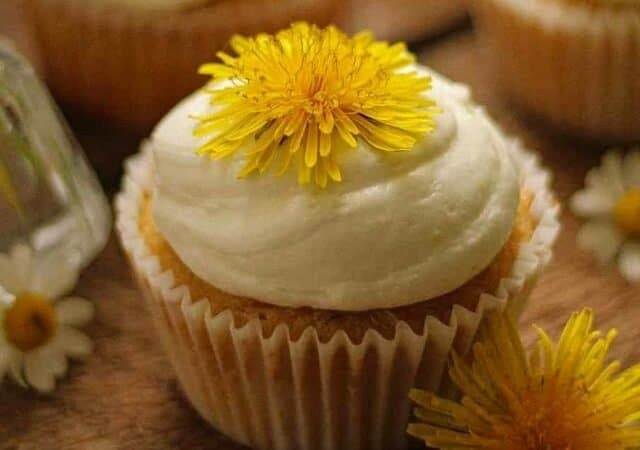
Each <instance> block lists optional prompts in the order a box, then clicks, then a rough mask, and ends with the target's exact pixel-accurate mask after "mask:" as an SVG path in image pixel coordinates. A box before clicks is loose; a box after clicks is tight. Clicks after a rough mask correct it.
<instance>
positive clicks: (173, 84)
mask: <svg viewBox="0 0 640 450" xmlns="http://www.w3.org/2000/svg"><path fill="white" fill-rule="evenodd" d="M335 3H336V1H335V0H261V1H257V0H89V1H86V0H82V1H81V0H27V1H26V2H25V6H26V12H27V16H28V19H29V20H30V22H31V24H32V28H33V32H34V34H35V38H36V41H37V43H38V44H39V46H40V50H41V53H42V57H43V60H44V61H43V62H44V69H45V75H46V78H47V81H48V83H49V85H50V87H51V88H52V90H53V91H54V93H55V94H56V95H57V96H58V97H59V98H60V99H61V100H63V101H64V102H66V103H68V104H69V105H71V106H73V107H76V108H78V109H80V110H82V111H85V112H88V113H90V114H93V115H96V116H99V117H102V118H105V119H107V120H109V121H110V122H113V123H115V124H117V125H120V126H126V127H128V128H132V129H135V130H138V131H146V130H147V129H148V128H149V127H151V126H152V125H153V124H154V123H155V122H157V120H158V119H160V118H161V117H162V116H163V115H164V114H165V113H166V112H167V111H168V110H169V109H170V108H171V107H172V106H173V105H174V104H175V103H176V102H177V101H178V100H179V99H181V98H182V97H184V96H185V95H186V94H187V93H189V92H191V91H193V90H194V89H196V88H197V87H198V86H200V85H201V84H202V77H201V76H199V75H198V74H197V68H198V66H199V65H200V64H201V63H202V62H203V60H207V59H211V58H213V57H214V56H215V54H216V52H217V51H218V50H220V49H222V48H223V46H225V44H226V43H227V42H228V40H229V37H230V36H231V35H233V34H234V33H243V34H254V33H258V32H263V31H264V32H270V31H274V30H277V29H279V28H282V27H285V26H287V25H288V24H289V23H291V22H292V21H294V20H298V19H306V20H309V21H312V22H315V23H318V24H323V23H327V22H329V21H330V20H331V18H332V17H333V16H334V15H335V12H334V9H335V8H334V5H335Z"/></svg>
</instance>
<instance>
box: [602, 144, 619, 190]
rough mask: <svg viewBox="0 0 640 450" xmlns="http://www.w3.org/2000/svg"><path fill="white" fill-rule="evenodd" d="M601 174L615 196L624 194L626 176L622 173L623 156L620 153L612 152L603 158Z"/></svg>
mask: <svg viewBox="0 0 640 450" xmlns="http://www.w3.org/2000/svg"><path fill="white" fill-rule="evenodd" d="M600 174H601V175H602V177H603V181H604V182H605V183H606V185H607V186H608V187H609V189H610V190H611V193H612V194H613V195H615V196H620V195H622V194H623V193H624V184H623V182H624V176H623V173H622V156H620V153H618V152H610V153H607V154H606V155H604V157H603V158H602V166H601V167H600Z"/></svg>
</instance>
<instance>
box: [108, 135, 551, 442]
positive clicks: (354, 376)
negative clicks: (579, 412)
mask: <svg viewBox="0 0 640 450" xmlns="http://www.w3.org/2000/svg"><path fill="white" fill-rule="evenodd" d="M511 148H512V151H513V156H514V158H515V160H516V161H517V163H518V165H519V167H520V169H521V173H522V183H523V184H524V186H525V187H526V189H527V190H529V191H530V192H531V193H533V194H534V200H533V203H532V206H531V209H532V213H533V215H534V217H535V219H536V220H537V223H538V225H537V227H536V229H535V231H534V233H533V235H532V237H531V240H530V241H529V242H527V243H524V244H523V245H522V247H521V250H520V252H519V255H518V257H517V259H516V261H515V263H514V265H513V270H512V274H511V275H510V276H509V277H508V278H505V279H503V280H501V282H500V285H499V289H498V290H497V292H495V293H485V294H483V295H482V296H481V298H480V301H479V304H478V307H477V309H476V310H475V311H470V310H467V309H465V308H463V307H461V306H458V305H456V306H454V307H453V309H452V312H451V316H450V320H449V322H448V323H443V322H441V321H439V320H438V319H436V318H435V317H430V316H428V317H426V319H425V321H424V328H423V330H422V332H421V333H419V334H417V333H415V332H414V331H413V330H412V329H411V328H410V327H409V325H408V324H406V323H404V322H400V323H398V325H397V327H396V331H395V335H394V336H393V337H392V338H390V339H386V338H384V337H383V336H381V335H380V334H378V333H377V332H376V331H374V330H370V331H368V332H366V334H365V336H364V338H363V340H362V342H359V343H354V342H352V341H351V339H350V338H349V337H348V336H347V334H346V333H345V332H337V333H336V334H335V335H333V337H332V338H331V339H330V340H329V341H328V342H322V341H320V339H319V338H318V335H317V333H316V331H315V330H314V328H313V327H310V328H308V329H306V330H305V331H304V332H303V333H302V335H301V336H300V337H299V338H298V339H297V340H293V339H292V338H291V337H290V335H289V330H288V328H287V326H286V325H284V324H281V325H279V326H277V327H276V329H275V331H274V332H273V333H272V334H271V335H270V336H265V334H264V333H263V330H262V328H261V324H260V321H259V320H258V319H254V320H251V321H249V322H248V323H246V324H244V325H243V326H236V325H235V323H234V320H233V313H232V311H225V312H222V313H220V314H217V315H215V316H213V315H212V314H211V312H210V309H209V303H208V300H206V299H192V298H191V296H190V293H189V287H188V286H185V285H181V286H176V284H175V282H174V277H173V274H172V272H171V270H168V269H166V268H163V267H160V264H159V262H158V260H157V258H156V257H154V256H153V255H151V254H149V252H148V250H147V248H146V246H145V243H144V240H143V237H142V236H141V234H140V231H139V227H138V215H139V210H140V205H141V200H142V198H143V196H144V194H145V192H148V191H149V190H150V189H151V183H152V170H153V168H152V158H151V155H150V154H149V151H148V150H149V149H146V151H143V152H142V153H141V154H139V155H137V156H135V157H133V158H131V159H130V160H129V161H128V163H127V166H126V175H125V177H124V181H123V189H122V191H121V193H120V194H119V196H118V198H117V200H116V208H117V212H118V219H117V228H118V231H119V234H120V238H121V241H122V245H123V248H124V250H125V253H126V254H127V256H128V258H129V260H130V263H131V265H132V268H133V271H134V273H135V276H136V278H137V281H138V283H139V285H140V287H141V290H142V292H143V293H144V296H145V298H146V300H147V302H148V305H149V307H150V310H151V312H152V315H153V317H154V321H155V325H156V327H157V330H158V334H159V335H160V336H161V338H162V341H163V344H164V346H165V348H166V350H167V353H168V355H169V357H170V359H171V362H172V364H173V367H174V368H175V371H176V374H177V377H178V379H179V382H180V384H181V386H182V388H183V390H184V392H185V394H186V396H187V397H188V399H189V401H190V402H191V403H192V405H193V406H194V407H195V409H196V410H197V411H198V412H199V413H200V415H201V416H202V417H203V418H204V419H205V420H206V421H207V422H209V423H210V424H211V425H213V426H214V427H215V428H216V429H218V430H219V431H221V432H222V433H224V434H226V435H227V436H229V437H231V438H232V439H234V440H235V441H237V442H240V443H242V444H246V445H249V446H252V447H254V448H257V449H277V450H288V449H290V450H311V449H324V450H346V449H348V450H356V449H379V450H395V449H403V448H405V447H406V445H407V438H406V434H405V429H406V426H407V422H408V419H409V413H410V403H409V400H408V397H407V395H408V391H409V389H410V388H412V387H419V388H423V389H429V390H433V391H439V392H443V391H444V390H446V389H447V386H448V384H449V383H448V382H447V375H446V372H447V362H448V359H449V357H450V354H451V352H452V351H453V350H454V349H455V350H456V351H457V352H459V353H461V354H465V353H466V352H467V351H468V349H469V347H470V346H471V344H472V342H473V340H474V336H475V334H476V331H477V328H478V325H479V322H480V320H481V319H482V317H483V315H484V313H485V311H487V310H489V309H496V308H497V309H504V308H509V309H510V310H511V311H513V313H514V314H515V315H519V313H520V312H521V310H522V309H523V307H524V305H525V302H526V300H527V298H528V296H529V293H530V291H531V289H532V287H533V285H534V284H535V282H536V279H537V278H538V275H539V273H540V271H541V270H542V269H543V268H544V266H546V265H547V263H548V262H549V260H550V258H551V247H552V244H553V242H554V240H555V237H556V235H557V233H558V230H559V224H558V209H559V208H558V206H557V203H556V202H555V200H554V198H553V196H552V194H551V192H550V190H549V175H548V173H547V172H546V171H545V170H543V169H542V168H541V166H540V165H539V163H538V161H537V159H536V157H535V156H533V155H532V154H530V153H527V152H525V151H524V150H523V149H522V146H521V145H520V143H519V142H517V141H513V143H512V145H511Z"/></svg>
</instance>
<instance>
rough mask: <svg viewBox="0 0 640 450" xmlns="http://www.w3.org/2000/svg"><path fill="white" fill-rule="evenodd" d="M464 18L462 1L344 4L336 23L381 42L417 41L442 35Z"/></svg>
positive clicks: (358, 1)
mask: <svg viewBox="0 0 640 450" xmlns="http://www.w3.org/2000/svg"><path fill="white" fill-rule="evenodd" d="M389 17H393V20H389ZM466 17H467V10H466V7H465V0H449V1H446V2H443V1H442V0H421V1H420V2H416V1H414V0H345V1H343V2H342V4H341V6H340V8H338V11H337V15H336V17H335V23H337V24H338V25H339V26H340V27H341V28H342V29H344V30H345V31H353V32H357V31H360V30H362V29H365V28H366V29H371V30H373V31H374V32H375V34H376V36H377V37H378V38H380V39H389V40H397V39H402V40H405V41H418V40H421V39H422V40H424V39H425V38H427V37H429V36H434V35H437V34H439V33H444V32H446V31H448V30H450V29H451V28H453V27H455V26H456V25H460V24H461V23H462V22H463V21H464V20H465V18H466Z"/></svg>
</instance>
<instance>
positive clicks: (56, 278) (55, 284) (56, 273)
mask: <svg viewBox="0 0 640 450" xmlns="http://www.w3.org/2000/svg"><path fill="white" fill-rule="evenodd" d="M77 280H78V270H77V267H76V265H75V264H73V263H71V262H68V261H66V257H65V256H61V255H59V254H53V255H50V256H49V257H47V258H45V259H44V260H42V261H41V262H40V264H38V267H37V270H34V273H33V274H32V281H31V282H32V289H33V290H34V291H35V292H39V293H41V294H43V295H46V296H47V297H49V298H51V299H56V298H60V297H61V296H62V295H64V294H66V293H68V292H69V291H71V290H72V289H73V287H74V286H75V285H76V282H77Z"/></svg>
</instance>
